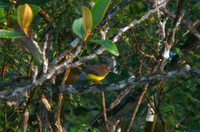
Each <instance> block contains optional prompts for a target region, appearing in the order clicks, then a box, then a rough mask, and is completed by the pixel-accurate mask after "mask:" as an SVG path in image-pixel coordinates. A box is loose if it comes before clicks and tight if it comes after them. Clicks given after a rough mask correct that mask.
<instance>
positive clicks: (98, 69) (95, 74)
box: [82, 64, 110, 82]
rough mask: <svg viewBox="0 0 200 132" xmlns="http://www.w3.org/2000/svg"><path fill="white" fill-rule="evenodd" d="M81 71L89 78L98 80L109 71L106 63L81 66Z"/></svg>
mask: <svg viewBox="0 0 200 132" xmlns="http://www.w3.org/2000/svg"><path fill="white" fill-rule="evenodd" d="M82 71H83V72H84V73H85V75H86V77H87V78H88V79H89V80H92V81H96V82H99V81H101V80H103V79H104V78H105V77H106V76H107V75H108V73H109V71H110V70H109V67H108V66H107V65H106V64H100V65H85V66H83V67H82Z"/></svg>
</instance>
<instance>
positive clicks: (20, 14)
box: [17, 4, 33, 36]
mask: <svg viewBox="0 0 200 132" xmlns="http://www.w3.org/2000/svg"><path fill="white" fill-rule="evenodd" d="M32 20H33V11H32V9H31V8H30V6H29V5H28V4H24V5H19V6H18V9H17V21H18V24H19V25H20V27H21V28H22V30H23V31H24V33H25V34H26V35H27V36H28V32H29V29H30V26H31V22H32Z"/></svg>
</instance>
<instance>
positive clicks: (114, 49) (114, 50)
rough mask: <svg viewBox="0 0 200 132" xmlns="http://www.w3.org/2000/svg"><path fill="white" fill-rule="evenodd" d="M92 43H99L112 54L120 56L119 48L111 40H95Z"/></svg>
mask: <svg viewBox="0 0 200 132" xmlns="http://www.w3.org/2000/svg"><path fill="white" fill-rule="evenodd" d="M92 42H95V43H98V44H100V45H101V46H103V47H104V48H105V49H106V50H107V51H109V52H110V53H112V54H114V55H116V56H119V51H118V49H117V46H116V45H115V44H114V43H113V42H112V41H110V40H93V41H92Z"/></svg>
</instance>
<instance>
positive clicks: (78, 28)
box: [72, 18, 85, 38]
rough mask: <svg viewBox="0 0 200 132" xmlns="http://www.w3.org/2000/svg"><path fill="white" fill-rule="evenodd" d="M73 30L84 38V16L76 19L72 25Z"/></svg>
mask: <svg viewBox="0 0 200 132" xmlns="http://www.w3.org/2000/svg"><path fill="white" fill-rule="evenodd" d="M72 30H73V32H74V33H75V34H76V35H77V36H79V38H83V37H84V35H85V32H84V29H83V18H79V19H76V20H74V22H73V25H72Z"/></svg>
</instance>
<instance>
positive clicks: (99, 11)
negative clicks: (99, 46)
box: [92, 0, 111, 28]
mask: <svg viewBox="0 0 200 132" xmlns="http://www.w3.org/2000/svg"><path fill="white" fill-rule="evenodd" d="M110 2H111V0H99V1H97V2H96V3H95V5H94V7H93V8H92V16H93V27H94V28H95V27H97V26H98V25H99V24H100V22H101V21H102V19H103V17H104V15H105V13H106V10H107V9H108V7H109V5H110Z"/></svg>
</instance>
